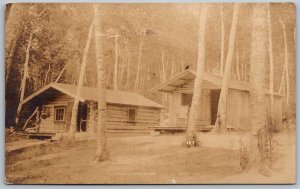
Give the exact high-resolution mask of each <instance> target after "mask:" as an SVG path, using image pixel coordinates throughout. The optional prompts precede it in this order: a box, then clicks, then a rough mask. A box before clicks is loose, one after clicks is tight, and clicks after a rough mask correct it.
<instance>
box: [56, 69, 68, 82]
mask: <svg viewBox="0 0 300 189" xmlns="http://www.w3.org/2000/svg"><path fill="white" fill-rule="evenodd" d="M65 69H66V65H64V67H63V69H62V70H61V71H60V73H59V75H58V76H57V78H56V79H55V83H57V82H58V81H59V79H60V78H61V76H62V74H63V73H64V71H65Z"/></svg>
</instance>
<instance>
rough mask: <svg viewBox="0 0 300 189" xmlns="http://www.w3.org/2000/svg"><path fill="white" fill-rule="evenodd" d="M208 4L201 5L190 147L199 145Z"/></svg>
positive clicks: (190, 120) (189, 118) (189, 135)
mask: <svg viewBox="0 0 300 189" xmlns="http://www.w3.org/2000/svg"><path fill="white" fill-rule="evenodd" d="M208 6H209V5H207V4H203V5H202V6H201V10H200V17H199V33H198V59H197V75H196V78H195V82H194V90H193V92H194V93H193V98H192V104H191V108H190V113H189V117H188V128H187V132H186V144H187V146H188V147H189V146H196V145H197V135H196V124H197V117H198V112H199V111H201V110H199V108H200V107H201V105H200V98H201V90H202V82H203V73H204V64H205V33H206V31H205V30H206V22H207V19H206V18H207V12H208V9H209V7H208Z"/></svg>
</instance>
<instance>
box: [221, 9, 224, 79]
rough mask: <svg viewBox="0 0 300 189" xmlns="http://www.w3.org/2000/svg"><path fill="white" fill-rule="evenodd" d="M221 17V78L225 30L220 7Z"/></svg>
mask: <svg viewBox="0 0 300 189" xmlns="http://www.w3.org/2000/svg"><path fill="white" fill-rule="evenodd" d="M220 16H221V61H220V76H223V72H224V44H225V28H224V14H223V5H222V4H221V5H220Z"/></svg>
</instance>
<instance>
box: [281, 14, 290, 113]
mask: <svg viewBox="0 0 300 189" xmlns="http://www.w3.org/2000/svg"><path fill="white" fill-rule="evenodd" d="M280 24H281V27H282V30H283V37H284V70H285V81H286V85H285V86H286V101H285V104H286V117H287V119H288V118H289V97H290V81H289V65H288V63H289V60H288V47H287V37H286V31H285V30H286V29H285V24H284V23H283V22H282V20H280Z"/></svg>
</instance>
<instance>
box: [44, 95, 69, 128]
mask: <svg viewBox="0 0 300 189" xmlns="http://www.w3.org/2000/svg"><path fill="white" fill-rule="evenodd" d="M73 102H74V99H73V98H71V97H69V96H68V95H65V94H57V95H53V96H52V97H50V98H48V99H47V100H45V103H44V104H43V105H42V107H47V108H49V117H46V118H45V119H43V118H42V119H41V125H40V132H66V131H67V130H68V128H69V125H70V121H71V113H72V106H73ZM55 106H64V107H65V120H64V121H55V120H54V113H55V112H54V109H55ZM42 113H43V112H42Z"/></svg>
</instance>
